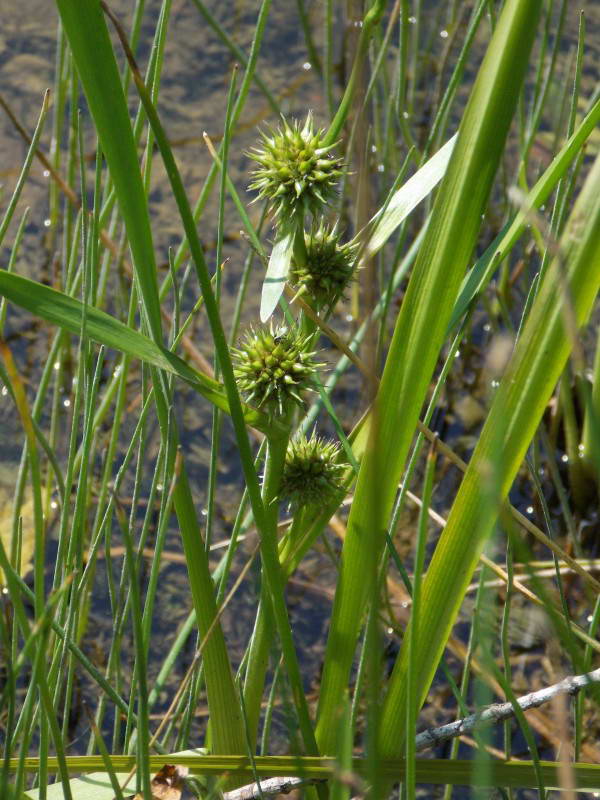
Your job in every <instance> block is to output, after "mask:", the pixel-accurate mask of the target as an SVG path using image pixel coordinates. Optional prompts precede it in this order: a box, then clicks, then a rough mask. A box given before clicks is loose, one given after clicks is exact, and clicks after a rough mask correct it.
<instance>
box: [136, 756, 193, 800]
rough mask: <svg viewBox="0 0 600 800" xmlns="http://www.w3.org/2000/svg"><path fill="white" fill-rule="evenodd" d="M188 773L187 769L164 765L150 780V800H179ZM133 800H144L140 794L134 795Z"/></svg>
mask: <svg viewBox="0 0 600 800" xmlns="http://www.w3.org/2000/svg"><path fill="white" fill-rule="evenodd" d="M188 773H189V769H188V768H187V767H178V766H176V765H173V764H165V765H164V767H163V768H162V769H161V770H160V772H157V773H156V775H155V776H154V777H153V778H152V783H151V784H150V786H151V787H152V800H180V798H181V793H182V791H183V779H184V778H185V777H186V776H187V774H188ZM133 800H144V798H143V797H142V795H141V794H139V793H138V794H136V795H135V796H134V797H133Z"/></svg>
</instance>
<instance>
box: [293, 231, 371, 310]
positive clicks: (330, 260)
mask: <svg viewBox="0 0 600 800" xmlns="http://www.w3.org/2000/svg"><path fill="white" fill-rule="evenodd" d="M304 241H305V244H306V264H304V266H298V265H297V264H296V263H295V261H293V260H292V266H291V270H290V283H291V284H292V285H294V286H304V287H305V289H306V293H307V294H308V296H309V297H311V298H312V299H313V300H314V301H315V303H316V305H317V307H318V308H323V307H328V306H329V307H331V306H333V305H334V303H335V302H336V301H337V300H338V299H339V298H340V297H341V296H342V295H343V294H344V290H345V289H346V287H347V286H348V284H349V283H350V281H351V280H352V276H353V274H354V267H355V260H356V250H357V245H356V244H351V243H347V244H341V243H340V235H339V233H338V232H337V226H334V227H333V228H327V227H326V226H325V225H323V224H321V225H319V227H318V228H316V229H313V230H312V231H311V232H310V233H305V234H304Z"/></svg>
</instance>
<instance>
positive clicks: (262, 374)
mask: <svg viewBox="0 0 600 800" xmlns="http://www.w3.org/2000/svg"><path fill="white" fill-rule="evenodd" d="M309 348H310V337H303V336H301V335H299V334H297V333H295V332H294V331H290V330H287V328H285V327H279V328H275V327H273V323H271V324H270V325H269V327H265V328H251V329H250V330H249V331H248V332H247V333H246V334H245V336H244V338H243V339H242V341H241V342H240V345H239V347H236V348H232V355H233V370H234V374H235V377H236V379H237V382H238V387H239V390H240V392H241V393H242V395H243V396H244V398H245V400H246V402H248V403H252V404H254V405H256V406H257V408H261V407H265V409H266V410H267V411H269V412H271V413H275V412H278V413H279V414H281V415H283V414H284V413H285V411H286V410H287V409H288V408H289V407H290V403H291V402H294V403H298V404H300V405H302V392H303V391H305V390H306V389H311V388H312V382H313V376H314V374H315V372H316V371H317V369H319V367H322V366H324V365H323V364H322V363H319V362H317V361H316V360H315V353H314V351H311V350H310V349H309Z"/></svg>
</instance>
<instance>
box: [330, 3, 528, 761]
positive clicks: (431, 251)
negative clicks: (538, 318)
mask: <svg viewBox="0 0 600 800" xmlns="http://www.w3.org/2000/svg"><path fill="white" fill-rule="evenodd" d="M541 5H542V3H541V1H540V0H508V2H507V3H506V4H505V5H504V8H503V11H502V15H501V17H500V19H499V21H498V24H497V26H496V29H495V31H494V35H493V37H492V40H491V42H490V45H489V47H488V50H487V53H486V55H485V57H484V60H483V63H482V65H481V67H480V70H479V74H478V76H477V79H476V81H475V85H474V87H473V90H472V93H471V96H470V98H469V102H468V104H467V108H466V110H465V113H464V117H463V120H462V122H461V125H460V128H459V132H458V138H457V141H456V145H455V147H454V149H453V153H452V158H451V159H450V163H449V166H448V169H447V171H446V174H445V176H444V179H443V182H442V185H441V187H440V190H439V192H438V194H437V197H436V201H435V204H434V208H433V211H432V215H431V221H430V224H429V227H428V229H427V232H426V234H425V238H424V240H423V244H422V246H421V249H420V251H419V255H418V257H417V261H416V263H415V266H414V268H413V272H412V276H411V279H410V282H409V285H408V288H407V291H406V294H405V296H404V300H403V303H402V308H401V311H400V315H399V317H398V319H397V322H396V326H395V330H394V335H393V338H392V342H391V345H390V349H389V352H388V356H387V360H386V366H385V369H384V372H383V377H382V381H381V385H380V388H379V391H378V395H377V401H376V411H375V419H374V424H372V426H371V435H370V440H369V447H368V448H367V451H366V453H365V457H364V458H363V461H362V464H361V469H360V473H359V476H358V481H357V486H356V491H355V495H354V502H353V503H352V507H351V510H350V516H349V518H348V525H347V534H346V539H345V541H344V548H343V554H342V561H341V569H340V575H339V579H338V584H337V588H336V594H335V600H334V607H333V614H332V620H331V625H330V628H329V636H328V641H327V649H326V654H325V664H324V669H323V678H322V683H321V695H320V698H319V711H318V722H317V741H318V742H319V746H320V748H321V752H323V753H331V752H332V747H333V746H334V742H333V732H332V726H331V723H330V721H331V719H332V718H333V717H334V715H335V714H336V709H338V708H339V707H340V705H341V704H342V703H343V698H344V695H345V693H346V691H347V687H348V680H349V677H350V672H351V667H352V663H353V660H354V653H355V649H356V643H357V641H358V636H359V632H360V628H361V625H362V619H363V615H364V611H365V604H366V600H367V598H368V597H370V592H371V587H370V583H369V582H370V580H372V577H371V576H373V575H374V574H375V569H374V568H373V564H376V563H377V562H378V559H379V554H380V553H381V550H382V548H383V545H384V542H385V538H384V531H385V528H386V525H387V521H388V517H389V514H390V513H391V510H392V507H393V502H394V497H395V494H396V489H397V486H398V483H399V481H400V478H401V475H402V470H403V468H404V463H405V460H406V456H407V454H408V450H409V447H410V443H411V441H412V438H413V435H414V431H415V427H416V425H417V421H418V418H419V413H420V411H421V408H422V405H423V402H424V399H425V395H426V392H427V389H428V387H429V383H430V380H431V375H432V374H433V370H434V369H435V365H436V363H437V360H438V358H439V354H440V349H441V347H442V345H443V342H444V340H445V337H446V336H447V329H448V322H449V319H450V314H451V312H452V308H453V306H454V303H455V300H456V297H457V294H458V290H459V286H460V282H461V280H462V277H463V274H464V272H465V269H466V267H467V264H468V262H469V260H470V258H471V254H472V252H473V247H474V246H475V243H476V240H477V235H478V232H479V229H480V226H481V215H482V214H483V213H484V211H485V208H486V206H487V203H488V198H489V194H490V190H491V187H492V181H493V179H494V175H495V173H496V170H497V167H498V164H499V162H500V158H501V156H502V151H503V147H504V141H505V138H506V135H507V132H508V128H509V125H510V122H511V119H512V115H513V111H514V108H515V105H516V102H517V99H518V96H519V92H520V89H521V84H522V81H523V78H524V75H525V72H526V69H527V66H528V62H529V52H530V49H531V46H532V43H533V38H534V34H535V29H536V25H537V19H538V15H539V12H540V9H541ZM404 722H405V716H403V717H402V720H401V721H400V720H399V719H396V720H395V724H396V728H395V731H394V735H395V736H396V737H397V739H396V743H397V744H398V743H399V746H400V747H402V745H403V742H402V736H401V731H402V730H403V729H404ZM383 752H385V750H384V751H383Z"/></svg>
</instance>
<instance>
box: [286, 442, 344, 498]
mask: <svg viewBox="0 0 600 800" xmlns="http://www.w3.org/2000/svg"><path fill="white" fill-rule="evenodd" d="M347 466H348V465H347V464H346V463H344V462H343V461H342V460H340V448H339V446H338V445H337V444H336V443H335V442H331V441H327V440H326V439H322V438H320V437H318V436H315V434H314V432H313V434H312V435H311V437H310V439H307V438H306V436H304V435H301V436H297V437H296V438H295V439H292V441H291V442H290V443H289V445H288V449H287V453H286V456H285V466H284V468H283V476H282V478H281V489H280V494H281V496H282V497H285V498H286V499H288V500H289V501H290V504H291V505H292V506H295V507H300V506H303V505H323V504H325V503H327V502H328V501H330V500H331V499H332V498H333V497H334V496H335V495H336V494H337V493H339V492H340V491H341V490H342V489H343V488H344V483H343V475H344V470H345V469H346V468H347Z"/></svg>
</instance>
